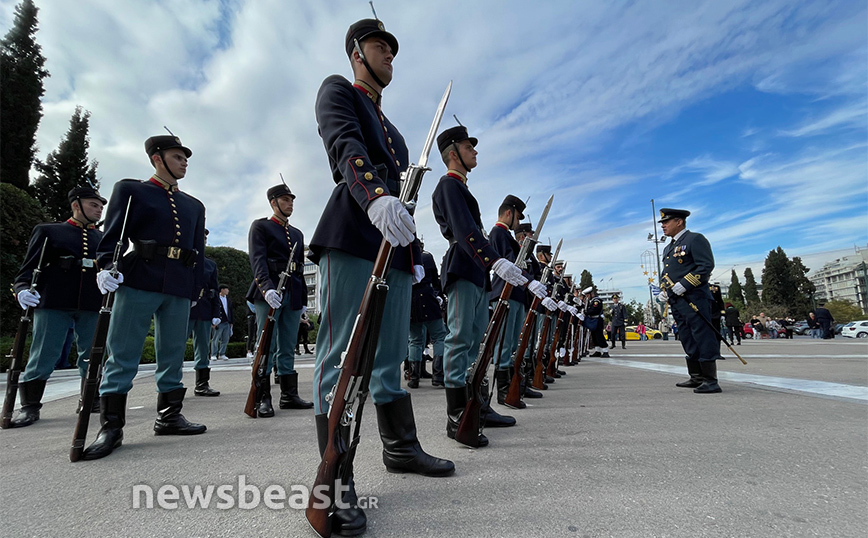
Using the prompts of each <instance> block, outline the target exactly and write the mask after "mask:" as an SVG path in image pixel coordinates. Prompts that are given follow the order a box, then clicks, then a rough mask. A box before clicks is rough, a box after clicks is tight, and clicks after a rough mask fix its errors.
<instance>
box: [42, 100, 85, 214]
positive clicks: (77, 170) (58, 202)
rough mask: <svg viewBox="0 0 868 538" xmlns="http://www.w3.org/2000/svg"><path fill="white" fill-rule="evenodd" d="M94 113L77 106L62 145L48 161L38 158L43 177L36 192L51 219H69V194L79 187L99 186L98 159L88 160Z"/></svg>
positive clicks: (51, 154)
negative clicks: (92, 115) (91, 114)
mask: <svg viewBox="0 0 868 538" xmlns="http://www.w3.org/2000/svg"><path fill="white" fill-rule="evenodd" d="M89 119H90V112H88V111H84V112H83V113H82V110H81V107H80V106H79V107H75V112H74V113H73V114H72V118H70V120H69V130H68V131H66V135H65V136H64V137H63V140H61V142H60V146H58V148H57V149H56V150H54V151H52V152H51V153H49V154H48V158H47V159H45V162H42V161H39V160H37V161H36V169H37V170H38V171H39V173H40V176H39V177H38V178H37V179H36V182H34V184H33V193H34V196H35V197H36V199H37V200H39V202H41V203H42V207H43V208H44V210H45V213H46V214H47V215H48V216H49V218H51V219H53V220H66V219H67V218H69V215H70V213H71V210H70V208H69V199H68V198H67V195H68V193H69V191H70V190H72V189H73V188H75V187H86V186H88V185H90V186H93V187H94V188H97V189H98V188H99V182H98V181H97V179H96V167H97V162H96V161H91V162H90V163H88V162H87V150H88V147H90V139H89V138H88V136H87V133H88V120H89Z"/></svg>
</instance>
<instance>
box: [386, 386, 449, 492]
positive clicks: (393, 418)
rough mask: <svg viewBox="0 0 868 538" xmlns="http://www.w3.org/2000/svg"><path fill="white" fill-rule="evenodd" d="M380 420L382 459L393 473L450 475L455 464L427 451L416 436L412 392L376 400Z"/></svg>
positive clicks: (387, 468)
mask: <svg viewBox="0 0 868 538" xmlns="http://www.w3.org/2000/svg"><path fill="white" fill-rule="evenodd" d="M376 408H377V423H378V424H379V427H380V439H381V440H382V441H383V463H384V464H385V465H386V470H387V471H389V472H390V473H417V474H421V475H425V476H449V475H451V474H452V473H454V472H455V464H453V463H452V462H451V461H449V460H444V459H440V458H435V457H434V456H431V455H429V454H426V453H425V451H424V450H422V446H421V445H420V444H419V439H417V438H416V419H415V417H414V416H413V404H412V403H411V401H410V395H409V394H408V395H406V396H403V397H401V398H398V399H397V400H395V401H393V402H389V403H385V404H377V405H376Z"/></svg>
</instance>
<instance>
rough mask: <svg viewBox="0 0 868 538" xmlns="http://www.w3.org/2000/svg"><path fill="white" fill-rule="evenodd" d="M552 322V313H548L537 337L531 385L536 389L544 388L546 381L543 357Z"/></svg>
mask: <svg viewBox="0 0 868 538" xmlns="http://www.w3.org/2000/svg"><path fill="white" fill-rule="evenodd" d="M551 324H552V316H551V313H548V314H546V316H545V319H543V323H542V328H541V329H540V331H539V336H538V338H537V346H536V355H535V358H534V364H535V368H534V373H533V383H531V385H530V386H531V387H533V388H535V389H542V388H543V383H545V367H544V366H543V357H544V356H545V347H546V339H547V338H548V333H549V327H550V326H551Z"/></svg>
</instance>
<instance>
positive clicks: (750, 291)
mask: <svg viewBox="0 0 868 538" xmlns="http://www.w3.org/2000/svg"><path fill="white" fill-rule="evenodd" d="M759 302H760V299H759V292H758V291H757V288H756V279H755V278H754V276H753V271H752V270H751V268H750V267H748V268H747V269H745V270H744V304H745V306H750V307H751V308H753V307H755V306H759Z"/></svg>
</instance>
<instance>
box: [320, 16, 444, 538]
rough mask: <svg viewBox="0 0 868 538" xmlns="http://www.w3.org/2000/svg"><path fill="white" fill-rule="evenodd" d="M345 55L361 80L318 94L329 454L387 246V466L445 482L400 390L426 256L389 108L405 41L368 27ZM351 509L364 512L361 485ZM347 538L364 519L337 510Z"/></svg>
mask: <svg viewBox="0 0 868 538" xmlns="http://www.w3.org/2000/svg"><path fill="white" fill-rule="evenodd" d="M345 50H346V53H347V56H349V59H350V63H351V64H352V67H353V74H354V76H355V82H353V83H350V82H349V81H348V80H346V79H345V78H343V77H341V76H339V75H332V76H330V77H328V78H327V79H325V81H323V84H322V86H321V87H320V89H319V92H318V93H317V99H316V119H317V124H318V126H319V134H320V136H321V137H322V140H323V144H324V145H325V150H326V153H327V155H328V159H329V166H330V168H331V171H332V180H333V181H334V183H336V186H335V187H334V190H333V191H332V194H331V196H330V198H329V200H328V203H327V204H326V207H325V210H324V212H323V216H322V218H321V219H320V222H319V224H318V226H317V228H316V231H315V232H314V235H313V238H312V239H311V243H310V251H311V253H310V256H309V258H310V259H311V260H312V261H313V262H314V263H317V264H318V265H319V279H320V282H321V283H322V291H321V294H320V312H321V314H320V319H321V320H322V323H321V324H320V328H319V332H318V333H317V342H316V363H315V367H314V381H313V386H314V389H313V393H314V404H315V409H316V414H317V415H316V427H317V436H318V440H319V445H320V451H321V452H322V451H323V450H324V449H325V445H326V442H327V436H328V416H327V411H328V404H327V402H326V400H325V397H326V395H327V394H328V393H329V391H331V389H332V387H333V386H334V385H335V383H337V380H338V375H339V372H338V370H337V369H336V368H335V367H336V366H337V365H338V364H339V363H340V359H341V353H343V352H344V351H345V350H346V345H347V343H348V341H349V338H350V333H351V330H352V327H353V322H354V320H355V317H356V314H358V311H359V305H360V304H361V302H362V295H363V293H364V290H365V285H366V283H367V281H368V280H369V279H370V277H371V274H372V272H373V268H374V260H375V259H376V256H377V252H378V251H379V248H380V243H381V242H382V240H383V239H384V238H385V239H386V240H387V241H388V242H389V243H391V244H392V245H393V246H394V247H396V248H395V251H394V257H393V260H392V266H391V270H390V271H389V275H388V279H387V282H388V284H389V293H388V296H387V300H386V305H385V311H384V313H383V319H382V326H381V330H380V335H381V337H380V338H379V340H378V342H377V352H376V358H375V359H374V367H373V373H372V375H371V382H370V392H371V398H372V399H373V401H374V404H375V405H376V409H377V421H378V424H379V430H380V438H381V440H382V441H383V463H384V464H385V465H386V468H387V470H390V471H394V472H415V473H419V474H423V475H427V476H446V475H449V474H452V473H453V472H454V471H455V466H454V464H453V463H452V462H451V461H448V460H443V459H440V458H434V457H432V456H430V455H428V454H427V453H425V452H424V451H423V450H422V446H421V445H420V444H419V441H418V439H417V436H416V423H415V418H414V416H413V406H412V403H411V400H410V395H409V394H408V393H407V391H405V390H404V389H403V388H401V368H400V364H401V362H402V361H403V360H404V358H405V357H406V355H407V342H408V335H409V331H410V296H411V289H412V285H413V282H414V280H415V281H416V282H419V281H421V279H422V277H423V271H424V269H423V267H422V265H421V264H422V259H421V252H420V251H419V249H418V245H416V246H415V247H412V246H411V244H415V243H414V238H415V233H416V225H415V222H414V221H413V217H412V216H411V215H410V214H409V212H408V211H407V210H406V208H405V207H404V205H403V204H402V203H401V202H400V200H399V199H398V195H399V193H400V189H399V179H400V174H401V172H403V171H404V170H405V169H406V168H407V165H408V164H409V157H408V152H407V145H406V144H405V143H404V137H403V136H401V133H400V132H398V129H396V128H395V126H394V125H392V123H391V122H390V121H389V119H388V118H387V117H386V116H385V114H383V111H382V109H381V103H382V96H381V93H382V91H383V89H384V88H385V87H386V86H387V85H388V84H389V82H390V81H391V80H392V60H393V58H394V56H395V54H397V52H398V40H397V39H395V36H393V35H392V34H390V33H389V32H387V31H386V30H385V27H384V26H383V23H382V22H381V21H379V20H375V19H364V20H361V21H358V22H356V23H354V24H353V25H352V26H350V28H349V30H348V31H347V35H346V40H345ZM347 486H348V487H349V488H350V490H349V492H348V493H346V494H345V495H344V501H345V502H347V503H348V504H350V505H355V502H354V500H355V489H354V482H353V481H352V480H350V481H349V484H347ZM333 526H334V529H335V531H336V532H339V533H344V534H348V533H356V534H358V533H360V532H363V531H364V529H365V526H366V519H365V515H364V512H362V511H361V510H360V509H356V508H348V509H338V510H337V512H336V513H335V515H334V522H333Z"/></svg>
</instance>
